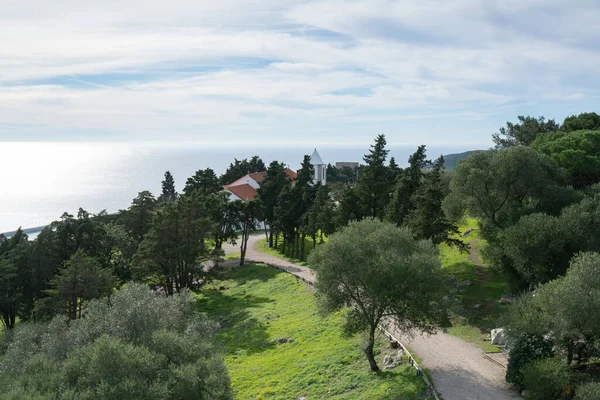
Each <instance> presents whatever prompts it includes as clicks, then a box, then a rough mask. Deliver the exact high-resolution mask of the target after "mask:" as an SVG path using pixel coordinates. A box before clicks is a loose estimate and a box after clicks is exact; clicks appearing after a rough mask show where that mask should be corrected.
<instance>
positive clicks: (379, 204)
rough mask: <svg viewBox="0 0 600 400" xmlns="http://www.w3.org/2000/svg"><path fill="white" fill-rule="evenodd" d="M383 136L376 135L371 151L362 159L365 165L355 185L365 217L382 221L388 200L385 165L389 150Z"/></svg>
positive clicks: (387, 177) (388, 185)
mask: <svg viewBox="0 0 600 400" xmlns="http://www.w3.org/2000/svg"><path fill="white" fill-rule="evenodd" d="M386 144H387V142H386V140H385V135H378V136H377V138H376V139H375V144H374V145H371V150H370V151H369V153H368V154H366V155H365V156H364V157H363V160H364V161H365V163H366V165H365V167H364V170H363V172H362V175H361V176H360V178H359V179H358V184H357V185H356V193H357V195H358V197H359V199H360V201H361V203H363V208H364V209H365V210H367V216H371V217H376V218H380V219H382V218H383V216H384V211H385V208H386V206H387V204H388V203H389V200H390V174H389V169H388V167H387V166H386V165H385V161H386V159H387V155H388V153H389V150H386V149H385V146H386Z"/></svg>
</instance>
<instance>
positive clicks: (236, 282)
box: [197, 265, 425, 400]
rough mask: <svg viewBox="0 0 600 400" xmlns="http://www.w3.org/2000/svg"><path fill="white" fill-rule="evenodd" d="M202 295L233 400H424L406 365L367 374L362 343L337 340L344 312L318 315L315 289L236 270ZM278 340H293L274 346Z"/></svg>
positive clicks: (274, 274) (261, 271) (272, 272)
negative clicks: (216, 324)
mask: <svg viewBox="0 0 600 400" xmlns="http://www.w3.org/2000/svg"><path fill="white" fill-rule="evenodd" d="M219 287H223V288H225V290H217V289H216V288H219ZM211 288H215V289H211ZM197 296H198V307H199V309H200V310H202V311H203V312H205V313H206V314H207V315H208V316H209V317H211V318H213V319H215V320H217V321H219V322H220V324H221V327H222V329H221V331H220V332H219V333H218V334H217V340H218V341H219V342H220V343H221V344H222V346H223V348H224V350H225V363H226V365H227V367H228V369H229V372H230V375H231V379H232V386H233V389H234V391H235V395H236V399H243V400H247V399H286V400H287V399H297V398H299V397H301V396H306V397H307V399H309V400H312V399H364V400H371V399H390V400H391V399H420V398H422V396H421V395H420V393H421V392H422V391H423V390H424V388H425V385H424V383H423V381H422V379H421V378H419V377H417V376H416V374H415V371H414V369H412V367H410V366H409V365H408V364H404V365H402V366H400V367H397V368H395V369H393V370H390V371H385V372H381V373H378V374H375V373H372V372H369V368H368V363H367V360H366V358H365V357H364V355H363V353H362V352H361V350H360V343H361V340H360V338H357V337H355V338H343V337H341V336H340V333H341V331H342V323H343V314H342V313H335V314H332V315H329V316H322V315H320V314H319V313H318V311H317V304H316V299H315V296H314V294H313V293H312V288H311V287H309V286H307V285H305V284H303V283H299V282H298V281H296V279H295V278H294V277H292V276H291V275H289V274H286V273H284V272H281V271H279V270H276V269H271V268H267V267H264V266H262V265H248V266H245V267H241V268H233V269H232V270H231V272H230V273H229V277H228V279H227V280H224V281H219V282H215V283H214V284H211V285H209V286H208V287H207V289H205V290H203V291H202V292H201V293H200V294H198V295H197ZM280 338H291V339H293V342H291V343H284V344H277V343H276V342H275V340H276V339H280ZM386 345H387V340H386V339H385V338H383V337H380V338H379V339H378V343H377V351H378V352H384V353H385V352H387V351H390V350H386V348H385V346H386ZM382 358H383V354H378V356H377V360H378V361H379V362H380V361H381V359H382Z"/></svg>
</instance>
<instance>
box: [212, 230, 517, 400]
mask: <svg viewBox="0 0 600 400" xmlns="http://www.w3.org/2000/svg"><path fill="white" fill-rule="evenodd" d="M262 238H264V235H252V236H250V238H249V240H248V251H247V253H246V260H247V261H248V262H251V261H254V262H261V263H267V264H273V265H277V266H278V267H280V268H281V269H284V270H285V271H287V272H289V273H291V274H294V275H297V276H300V277H302V278H304V279H307V280H310V281H314V279H315V277H316V274H315V272H314V271H312V270H311V269H309V268H307V267H303V266H301V265H297V264H294V263H292V262H290V261H287V260H285V259H283V258H279V257H276V256H272V255H270V254H267V253H264V252H262V251H260V250H258V249H257V247H256V245H257V243H258V241H259V240H260V239H262ZM223 249H224V250H225V252H226V253H227V254H231V253H237V252H239V247H238V246H232V245H223ZM392 333H394V334H395V335H396V336H397V337H400V338H401V340H402V342H403V343H404V344H405V345H407V346H408V347H410V349H411V350H412V352H413V354H415V355H416V356H417V357H419V358H420V359H421V365H423V366H424V367H425V368H427V370H428V371H429V373H430V374H431V377H432V378H433V383H434V385H435V387H436V389H437V391H438V392H439V393H440V394H441V395H442V396H443V397H444V400H508V399H520V398H521V397H519V396H518V395H517V394H516V393H514V392H512V391H510V390H508V388H507V385H506V383H505V382H504V374H505V372H506V371H505V369H504V368H502V367H500V366H499V365H497V364H495V363H493V362H491V361H489V360H487V359H486V358H484V356H483V352H482V351H481V350H480V349H479V348H478V347H477V346H475V345H474V344H472V343H467V342H464V341H463V340H461V339H459V338H457V337H454V336H451V335H448V334H446V333H442V332H440V333H438V334H436V335H429V336H421V335H415V337H413V338H409V337H406V336H402V335H398V333H397V332H392Z"/></svg>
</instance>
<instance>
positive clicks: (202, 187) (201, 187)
mask: <svg viewBox="0 0 600 400" xmlns="http://www.w3.org/2000/svg"><path fill="white" fill-rule="evenodd" d="M222 189H223V187H222V186H221V184H220V183H219V178H217V175H216V174H215V171H213V170H212V169H210V168H206V169H199V170H198V171H196V173H195V174H194V175H193V176H192V177H190V178H188V179H187V181H186V182H185V187H184V188H183V193H184V194H186V195H190V194H192V193H194V192H197V193H200V194H203V195H209V194H214V193H217V192H220V191H221V190H222Z"/></svg>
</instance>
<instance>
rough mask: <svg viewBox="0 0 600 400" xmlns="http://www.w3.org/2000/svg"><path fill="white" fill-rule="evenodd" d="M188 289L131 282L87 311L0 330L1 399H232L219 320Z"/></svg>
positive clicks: (95, 303) (96, 301) (92, 305)
mask: <svg viewBox="0 0 600 400" xmlns="http://www.w3.org/2000/svg"><path fill="white" fill-rule="evenodd" d="M194 308H195V301H194V299H193V297H192V296H191V294H190V293H188V292H185V293H182V294H181V295H176V296H173V297H169V298H167V297H161V296H156V295H155V294H154V293H153V292H152V291H151V290H150V289H148V287H146V286H145V285H142V284H135V283H130V284H128V285H127V286H126V287H125V288H124V289H122V290H120V291H119V292H117V293H115V294H114V295H112V296H111V298H110V301H103V300H94V301H92V302H91V303H90V306H89V307H88V308H87V310H86V311H85V318H82V319H79V320H76V321H70V322H69V320H68V319H67V317H65V316H57V317H55V318H54V319H53V320H52V321H51V322H49V323H38V324H34V323H23V324H19V326H17V327H16V328H15V330H14V331H13V332H12V333H11V334H5V335H3V336H1V337H0V339H1V341H2V342H3V343H1V345H0V372H1V374H0V384H1V385H2V388H3V390H2V393H0V399H47V398H59V399H82V400H88V399H89V400H92V399H108V400H120V399H136V400H148V399H149V400H152V399H156V400H159V399H160V400H162V399H173V400H175V399H177V400H183V399H190V400H191V399H206V400H209V399H215V400H221V399H222V400H227V399H232V398H233V394H232V391H231V388H230V382H229V375H228V372H227V369H226V368H225V365H224V364H223V361H222V358H221V357H220V355H219V352H218V350H217V348H216V347H215V345H214V344H213V341H212V337H213V333H214V331H215V327H214V326H213V325H212V324H211V323H209V322H208V321H206V320H205V319H204V318H202V317H201V316H200V315H199V314H197V313H196V312H195V311H194Z"/></svg>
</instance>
